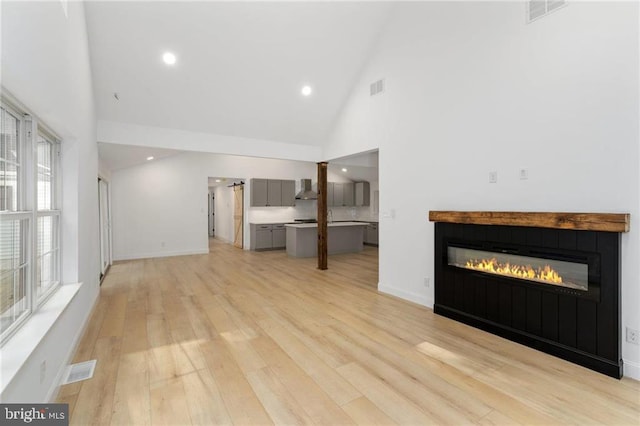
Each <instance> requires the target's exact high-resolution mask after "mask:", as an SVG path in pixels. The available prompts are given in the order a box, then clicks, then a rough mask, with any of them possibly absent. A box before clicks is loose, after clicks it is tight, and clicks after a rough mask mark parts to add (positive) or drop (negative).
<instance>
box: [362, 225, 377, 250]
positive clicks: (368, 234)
mask: <svg viewBox="0 0 640 426" xmlns="http://www.w3.org/2000/svg"><path fill="white" fill-rule="evenodd" d="M364 232H365V234H364V243H365V244H369V245H372V246H377V245H378V224H377V223H375V222H373V223H369V225H367V228H366V229H365V231H364Z"/></svg>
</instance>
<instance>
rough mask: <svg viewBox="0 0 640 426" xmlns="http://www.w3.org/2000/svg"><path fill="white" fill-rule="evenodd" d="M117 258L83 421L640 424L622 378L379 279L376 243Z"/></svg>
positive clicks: (64, 395)
mask: <svg viewBox="0 0 640 426" xmlns="http://www.w3.org/2000/svg"><path fill="white" fill-rule="evenodd" d="M210 246H211V253H210V254H209V255H195V256H182V257H174V258H162V259H148V260H139V261H128V262H121V263H117V264H115V265H113V267H112V268H111V270H110V272H109V274H108V276H107V277H106V279H105V281H104V284H103V286H102V289H101V295H100V300H99V302H98V304H97V307H96V309H95V311H94V313H93V316H92V318H91V321H90V323H89V324H88V326H87V330H86V333H85V335H84V337H83V339H82V341H81V343H80V346H79V348H78V351H77V353H76V356H75V362H80V361H86V360H90V359H97V360H98V363H97V367H96V371H95V375H94V377H93V378H92V379H90V380H87V381H84V382H79V383H75V384H70V385H66V386H63V387H62V388H61V390H60V393H59V396H58V402H66V403H69V408H70V412H71V424H79V425H89V424H112V425H161V424H176V425H178V424H180V425H181V424H204V425H213V424H216V425H217V424H236V425H257V424H281V425H284V424H318V425H334V424H335V425H337V424H363V425H373V424H412V425H425V424H438V425H441V424H453V425H462V424H545V425H548V424H611V425H613V424H616V425H617V424H632V425H638V424H640V383H638V382H636V381H633V380H629V379H623V380H621V381H618V380H615V379H611V378H609V377H606V376H603V375H601V374H598V373H595V372H592V371H590V370H587V369H584V368H582V367H579V366H576V365H573V364H570V363H568V362H565V361H562V360H560V359H557V358H554V357H552V356H549V355H545V354H543V353H541V352H537V351H535V350H532V349H529V348H526V347H524V346H521V345H518V344H515V343H512V342H508V341H506V340H503V339H501V338H499V337H496V336H493V335H491V334H487V333H484V332H482V331H479V330H476V329H473V328H470V327H467V326H465V325H463V324H460V323H457V322H454V321H452V320H449V319H446V318H442V317H439V316H436V315H434V314H433V312H432V311H431V310H430V309H426V308H424V307H421V306H418V305H415V304H412V303H408V302H405V301H402V300H399V299H396V298H393V297H391V296H386V295H383V294H381V293H378V292H377V291H376V285H377V281H378V273H377V270H378V260H377V255H378V253H377V249H374V248H366V249H365V251H364V252H363V253H360V254H350V255H341V256H331V257H330V258H329V268H330V269H329V270H327V271H319V270H317V269H315V265H316V260H315V259H290V258H288V257H287V256H286V254H285V253H284V252H283V251H277V252H262V253H255V252H245V251H242V250H239V249H236V248H234V247H232V246H230V245H226V244H222V243H220V242H217V241H215V240H212V242H211V244H210Z"/></svg>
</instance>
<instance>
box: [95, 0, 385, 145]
mask: <svg viewBox="0 0 640 426" xmlns="http://www.w3.org/2000/svg"><path fill="white" fill-rule="evenodd" d="M392 7H393V6H392V4H391V3H388V2H181V1H175V2H145V1H142V2H130V1H127V2H114V1H92V2H87V3H86V14H87V28H88V33H89V48H90V52H91V63H92V70H93V82H94V88H95V96H96V103H97V114H98V119H99V120H108V121H115V122H123V123H132V124H140V125H146V126H155V127H164V128H176V129H182V130H190V131H197V132H205V133H214V134H221V135H230V136H241V137H249V138H256V139H264V140H271V141H279V142H287V143H295V144H304V145H320V144H322V143H323V141H324V140H325V139H326V137H327V135H328V134H329V132H330V130H331V128H332V126H333V123H334V120H335V118H336V116H337V115H338V114H339V111H340V108H341V106H342V104H343V103H344V101H345V100H346V97H347V96H348V94H349V93H350V92H351V90H352V85H353V84H354V82H355V81H356V78H357V76H358V73H359V72H360V70H361V69H362V67H363V66H364V64H365V63H366V61H367V58H368V55H369V54H370V52H371V49H372V48H373V47H374V46H375V43H376V40H377V37H378V35H379V34H380V32H381V31H382V29H383V28H384V24H385V22H386V20H387V19H388V17H389V15H390V13H391V11H392ZM165 51H171V52H174V53H175V55H176V57H177V63H176V64H175V65H174V66H171V67H169V66H166V65H165V64H164V63H163V62H162V54H163V52H165ZM305 84H308V85H310V86H311V87H312V88H313V93H312V95H311V96H309V97H304V96H302V95H301V93H300V91H301V88H302V86H303V85H305ZM367 89H368V88H366V87H364V88H362V90H367ZM114 93H117V96H118V98H119V99H116V98H115V96H114Z"/></svg>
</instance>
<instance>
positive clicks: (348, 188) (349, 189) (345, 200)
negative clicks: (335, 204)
mask: <svg viewBox="0 0 640 426" xmlns="http://www.w3.org/2000/svg"><path fill="white" fill-rule="evenodd" d="M342 205H343V206H345V207H353V206H355V205H356V203H355V184H354V183H353V182H348V183H343V184H342Z"/></svg>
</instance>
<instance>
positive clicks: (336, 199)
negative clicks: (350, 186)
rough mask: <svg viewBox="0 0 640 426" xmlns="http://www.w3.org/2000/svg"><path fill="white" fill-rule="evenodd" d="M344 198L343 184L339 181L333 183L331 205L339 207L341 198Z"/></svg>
mask: <svg viewBox="0 0 640 426" xmlns="http://www.w3.org/2000/svg"><path fill="white" fill-rule="evenodd" d="M343 199H344V186H342V184H341V183H338V182H336V183H334V184H333V204H332V205H333V206H335V207H341V206H342V200H343Z"/></svg>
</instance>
